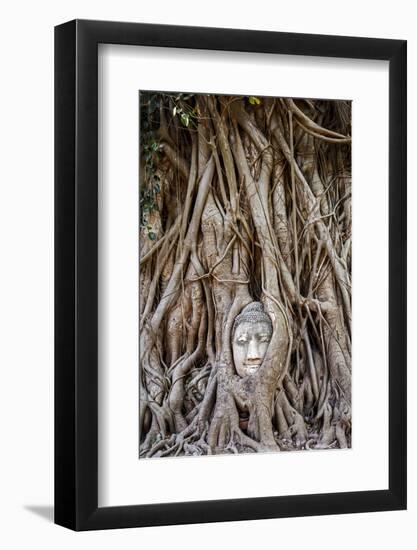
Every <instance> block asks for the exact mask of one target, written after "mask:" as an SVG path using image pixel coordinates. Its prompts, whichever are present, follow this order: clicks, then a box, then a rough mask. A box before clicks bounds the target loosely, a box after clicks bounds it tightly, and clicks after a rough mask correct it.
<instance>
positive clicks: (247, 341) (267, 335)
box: [232, 321, 272, 378]
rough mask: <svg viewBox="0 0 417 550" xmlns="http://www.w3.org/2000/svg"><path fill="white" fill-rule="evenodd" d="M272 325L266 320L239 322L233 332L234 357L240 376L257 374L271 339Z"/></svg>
mask: <svg viewBox="0 0 417 550" xmlns="http://www.w3.org/2000/svg"><path fill="white" fill-rule="evenodd" d="M271 335H272V334H271V326H270V324H269V323H267V322H264V321H258V322H247V321H243V322H241V323H239V324H238V326H237V327H236V329H235V331H234V334H233V342H232V349H233V359H234V363H235V368H236V371H237V373H238V375H239V376H241V377H242V378H243V377H244V376H248V375H253V374H255V373H256V372H257V371H258V369H259V367H260V366H261V365H262V361H263V359H264V357H265V353H266V350H267V349H268V345H269V342H270V340H271Z"/></svg>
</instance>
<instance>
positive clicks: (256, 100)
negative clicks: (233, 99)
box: [249, 95, 261, 105]
mask: <svg viewBox="0 0 417 550" xmlns="http://www.w3.org/2000/svg"><path fill="white" fill-rule="evenodd" d="M249 103H250V104H251V105H260V104H261V100H260V99H259V97H255V96H253V95H250V96H249Z"/></svg>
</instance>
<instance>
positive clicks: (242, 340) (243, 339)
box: [237, 338, 247, 346]
mask: <svg viewBox="0 0 417 550" xmlns="http://www.w3.org/2000/svg"><path fill="white" fill-rule="evenodd" d="M237 343H238V344H239V346H244V345H245V344H246V343H247V340H246V338H239V340H238V341H237Z"/></svg>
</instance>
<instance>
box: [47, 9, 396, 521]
mask: <svg viewBox="0 0 417 550" xmlns="http://www.w3.org/2000/svg"><path fill="white" fill-rule="evenodd" d="M55 157H56V171H55V186H56V187H55V190H56V203H55V204H56V212H55V219H56V227H55V235H56V240H55V243H56V248H55V253H56V331H55V334H56V339H55V350H56V361H55V380H56V386H55V397H56V402H55V411H56V416H55V441H56V443H55V465H56V467H55V521H56V523H58V524H60V525H63V526H66V527H69V528H71V529H75V530H87V529H106V528H117V527H119V528H122V527H139V526H151V525H168V524H177V523H198V522H213V521H231V520H246V519H261V518H278V517H288V516H305V515H322V514H337V513H351V512H369V511H381V510H397V509H398V510H400V509H404V508H405V507H406V42H405V41H402V40H385V39H384V40H382V39H373V38H372V39H371V38H353V37H337V36H319V35H304V34H287V33H278V32H260V31H246V30H236V29H214V28H212V29H211V28H194V27H174V26H163V25H148V24H139V23H116V22H104V21H101V22H100V21H79V20H77V21H71V22H68V23H65V24H63V25H60V26H58V27H56V30H55Z"/></svg>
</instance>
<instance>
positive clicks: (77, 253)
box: [55, 20, 407, 531]
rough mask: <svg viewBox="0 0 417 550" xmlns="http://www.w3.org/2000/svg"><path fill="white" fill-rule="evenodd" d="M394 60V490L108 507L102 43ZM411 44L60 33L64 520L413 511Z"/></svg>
mask: <svg viewBox="0 0 417 550" xmlns="http://www.w3.org/2000/svg"><path fill="white" fill-rule="evenodd" d="M109 43H111V44H123V45H143V46H160V47H172V48H174V47H175V48H195V49H204V50H225V51H226V50H227V51H240V52H259V53H271V54H290V55H303V56H321V57H338V58H352V59H373V60H387V61H388V62H389V403H388V407H389V488H388V489H387V490H375V491H358V492H344V493H332V494H305V495H296V496H274V497H262V498H245V499H232V500H217V501H199V502H180V503H170V504H146V505H137V506H118V507H98V498H97V494H98V467H97V465H98V448H97V434H98V408H97V405H98V350H97V336H98V315H97V308H98V291H97V276H98V250H97V247H98V203H97V200H98V151H97V147H98V132H97V128H98V108H97V106H98V76H97V73H98V64H97V59H98V56H97V53H98V44H109ZM406 47H407V43H406V41H404V40H387V39H374V38H353V37H341V36H321V35H312V34H292V33H291V34H290V33H280V32H264V31H248V30H236V29H218V28H197V27H180V26H165V25H150V24H142V23H118V22H106V21H85V20H74V21H70V22H68V23H64V24H62V25H59V26H57V27H56V28H55V523H57V524H59V525H63V526H65V527H68V528H70V529H74V530H77V531H78V530H91V529H108V528H124V527H140V526H154V525H171V524H184V523H202V522H215V521H236V520H249V519H261V518H280V517H290V516H292V517H294V516H309V515H324V514H341V513H352V512H371V511H387V510H403V509H405V508H406V489H407V487H406V455H407V452H406V430H407V424H406V408H407V403H406V113H407V107H406V84H407V83H406V55H407V54H406Z"/></svg>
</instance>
